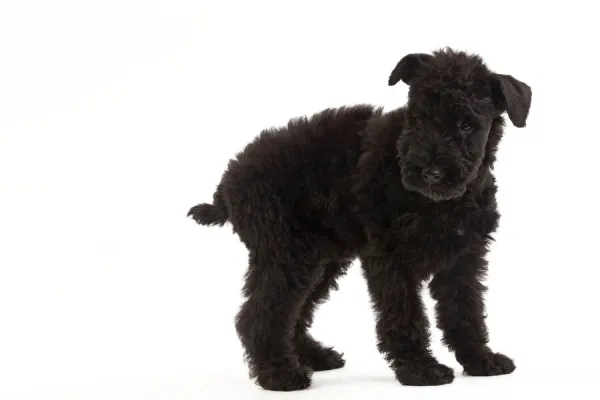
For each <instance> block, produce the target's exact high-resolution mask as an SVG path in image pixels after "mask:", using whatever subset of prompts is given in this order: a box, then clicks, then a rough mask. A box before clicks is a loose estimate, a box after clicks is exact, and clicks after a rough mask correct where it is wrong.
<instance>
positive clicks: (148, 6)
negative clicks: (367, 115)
mask: <svg viewBox="0 0 600 400" xmlns="http://www.w3.org/2000/svg"><path fill="white" fill-rule="evenodd" d="M413 3H415V4H411V3H409V2H403V1H387V2H383V1H372V2H342V1H336V2H333V1H302V2H276V1H271V2H266V1H252V2H246V1H241V0H240V1H223V0H221V1H218V2H217V1H200V2H198V1H191V0H190V1H183V0H172V1H151V0H150V1H149V0H145V1H141V0H140V1H135V0H119V1H116V0H109V1H86V2H81V1H74V0H73V1H67V0H58V1H54V2H46V1H30V0H21V1H3V2H1V3H0V398H3V399H10V400H12V399H42V398H43V399H51V398H52V399H53V398H57V399H58V398H60V399H67V398H68V399H70V398H73V399H86V400H87V399H96V398H106V399H111V400H112V399H121V398H122V399H138V398H139V399H154V398H161V399H162V398H164V399H170V400H176V399H213V398H214V399H217V398H228V396H231V397H233V398H240V399H246V398H260V397H274V396H280V395H281V394H278V393H269V392H265V391H262V390H261V389H260V388H258V387H257V386H255V385H254V384H253V383H252V382H251V381H250V380H249V379H248V377H247V370H246V366H245V365H244V364H243V360H242V349H241V347H240V345H239V342H238V339H237V336H236V334H235V330H234V327H233V318H234V315H235V313H236V312H237V310H238V307H239V306H240V304H241V302H242V298H241V295H240V289H241V285H242V278H243V274H244V272H245V268H246V260H247V255H246V254H247V253H246V249H245V248H244V247H243V245H242V244H241V243H240V242H239V240H238V239H237V237H236V236H234V235H233V234H232V232H231V229H230V227H229V225H227V226H226V227H225V228H222V229H219V228H206V227H200V226H197V225H195V224H194V223H193V222H192V221H191V220H189V219H186V218H185V214H186V212H187V210H188V209H189V207H191V206H192V205H195V204H197V203H199V202H202V201H209V200H210V199H211V198H212V193H213V191H214V188H215V186H216V184H217V183H218V181H219V179H220V176H221V173H222V171H223V170H224V168H225V167H226V165H227V162H228V160H229V159H230V158H231V157H233V156H234V155H235V153H236V152H238V151H239V150H241V149H242V148H243V146H244V145H245V144H246V143H247V142H248V141H250V140H252V138H253V137H254V136H255V135H257V134H258V133H259V132H260V130H261V129H263V128H267V127H270V126H273V125H280V124H283V123H285V122H286V121H287V120H288V119H289V118H292V117H296V116H300V115H309V114H311V113H313V112H316V111H319V110H320V109H323V108H325V107H332V106H340V105H344V104H355V103H363V102H365V103H373V104H379V105H381V106H384V107H385V109H386V110H390V109H392V108H395V107H398V106H400V105H402V104H404V103H405V101H406V93H407V90H406V87H405V86H404V85H402V84H399V85H397V86H395V87H391V88H390V87H388V86H387V77H388V74H389V73H390V72H391V69H392V68H393V67H394V66H395V64H396V62H397V61H398V60H399V59H400V58H401V57H402V56H404V55H405V54H407V53H411V52H429V51H431V50H434V49H436V48H439V47H442V46H447V45H448V46H451V47H453V48H456V49H461V50H467V51H469V52H474V53H479V54H480V55H481V56H482V57H483V58H484V59H485V61H486V62H487V64H488V65H489V66H490V68H492V69H493V70H495V71H497V72H500V73H507V74H512V75H513V76H515V77H516V78H518V79H520V80H522V81H524V82H526V83H528V84H529V85H530V86H531V87H532V89H533V102H532V108H531V113H530V117H529V120H528V123H527V128H525V129H517V128H514V127H512V125H510V124H509V125H507V128H506V134H505V137H504V139H503V142H502V143H501V147H500V151H499V154H498V162H497V163H496V176H497V178H498V184H499V187H500V189H499V193H498V202H499V207H500V211H501V212H502V220H501V224H500V228H499V230H498V232H497V234H496V235H495V238H496V243H495V244H494V245H493V247H492V251H491V254H490V256H489V261H490V273H489V276H488V280H487V285H488V286H489V292H488V294H487V296H486V299H487V311H488V319H487V323H488V326H489V329H490V334H491V344H492V346H493V348H494V349H495V350H497V351H502V352H504V353H505V354H507V355H509V356H511V357H513V358H514V359H515V361H516V364H517V370H516V371H515V373H514V374H512V375H508V376H503V377H496V378H481V379H478V378H466V377H461V376H460V373H461V371H462V370H461V368H460V367H459V366H458V364H457V363H456V362H455V361H454V358H453V355H452V354H450V353H448V352H447V350H446V349H445V348H444V347H442V345H441V344H440V342H439V339H440V333H439V331H438V330H437V329H436V328H435V327H433V328H432V335H433V337H432V348H433V350H434V352H435V354H436V356H438V358H439V359H440V361H442V362H444V363H446V364H447V365H449V366H451V367H453V368H454V369H455V372H456V374H457V379H456V380H455V382H454V383H453V384H452V385H449V386H444V387H438V388H418V389H416V388H407V387H402V386H400V384H399V383H397V382H395V381H394V377H393V373H392V372H391V370H390V369H389V368H388V367H387V365H386V364H385V362H384V361H383V358H382V357H381V355H380V354H379V353H378V352H377V349H376V346H375V331H374V316H373V313H372V311H371V306H370V302H369V298H368V296H367V292H366V285H365V283H364V281H363V279H362V276H361V273H360V266H359V265H358V263H355V264H354V265H353V267H352V268H351V270H350V272H349V273H348V275H347V276H346V277H344V278H343V279H342V280H341V281H340V290H339V291H338V292H334V293H333V294H332V296H331V300H330V301H329V302H328V303H326V304H325V305H323V306H321V308H320V309H319V311H318V312H317V315H316V320H315V324H314V327H313V330H312V332H313V333H314V336H315V337H316V338H317V339H319V340H321V341H323V342H324V343H326V344H331V345H335V348H336V349H338V350H340V351H343V352H344V353H345V358H346V360H347V364H346V367H345V368H343V369H341V370H338V371H332V372H327V373H321V374H315V376H314V378H313V382H314V383H313V387H312V388H311V389H309V390H307V391H304V392H297V393H294V394H290V396H292V397H298V398H300V397H303V396H304V398H307V396H308V397H310V396H312V397H311V398H321V397H322V398H326V397H333V398H336V396H337V397H342V396H344V397H346V398H356V399H359V398H360V399H363V398H366V397H367V396H377V395H384V396H389V397H391V396H398V397H406V396H408V397H411V396H414V397H415V398H417V397H418V398H436V396H439V397H442V396H443V397H447V396H448V395H450V396H467V397H468V396H473V397H476V396H492V397H495V396H497V397H498V398H501V397H505V396H507V395H518V396H526V395H527V396H530V395H531V394H532V393H536V394H539V395H543V394H546V393H557V394H562V395H564V394H574V395H576V393H575V391H578V390H585V391H592V392H596V393H597V392H598V389H597V387H596V385H595V381H596V376H597V375H598V373H600V369H599V367H598V365H597V363H596V360H597V359H598V356H599V355H600V352H599V350H598V344H597V337H598V331H597V328H596V327H597V321H596V318H597V306H598V297H597V284H596V282H597V277H598V267H599V266H600V265H599V263H598V258H597V246H598V245H597V241H598V240H597V239H598V233H597V229H596V227H597V226H598V223H599V222H600V218H599V217H598V214H597V212H596V210H597V206H596V204H597V195H595V192H596V185H597V180H598V179H597V170H598V167H597V165H598V157H597V153H598V151H597V148H598V145H599V144H600V138H599V134H600V132H598V127H597V122H596V121H597V115H596V114H597V104H598V99H597V93H598V90H599V89H600V84H599V81H598V80H597V78H596V75H597V71H598V69H597V54H596V52H595V50H594V49H595V47H596V45H595V39H594V38H595V37H597V36H598V33H600V32H598V31H599V29H598V26H597V23H596V17H595V15H596V14H594V12H593V6H592V5H591V3H587V2H584V1H570V2H553V3H544V4H542V3H539V4H536V3H534V2H525V1H519V2H509V1H506V2H502V3H497V2H496V3H487V2H476V1H473V2H442V1H440V2H435V3H434V2H413ZM426 302H427V305H428V307H429V311H430V316H431V317H432V316H433V314H432V313H431V301H430V300H429V298H428V297H426ZM432 325H434V323H433V320H432ZM542 393H543V394H542Z"/></svg>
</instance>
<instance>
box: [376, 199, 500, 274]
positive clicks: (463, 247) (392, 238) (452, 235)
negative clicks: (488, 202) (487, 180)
mask: <svg viewBox="0 0 600 400" xmlns="http://www.w3.org/2000/svg"><path fill="white" fill-rule="evenodd" d="M390 222H391V223H390V226H389V231H388V232H387V234H385V235H383V238H384V239H382V240H383V241H387V243H381V244H382V245H383V248H385V249H389V250H391V251H392V252H393V253H394V254H395V255H396V256H398V258H399V259H401V260H406V261H408V262H409V263H411V264H423V265H425V264H427V265H442V264H444V263H446V262H449V261H451V260H453V259H455V258H456V257H457V256H458V255H460V254H461V253H463V252H465V251H467V250H468V249H470V248H475V247H478V246H481V245H483V244H485V242H487V241H488V240H489V238H490V235H491V233H492V232H493V231H494V230H495V229H496V225H497V222H498V214H497V213H496V211H495V208H493V207H481V205H480V204H478V203H470V204H459V205H456V204H449V205H444V204H441V205H433V206H430V207H422V208H420V209H417V210H407V211H404V212H399V213H398V214H396V215H395V216H394V217H393V218H392V221H390ZM427 272H431V271H427Z"/></svg>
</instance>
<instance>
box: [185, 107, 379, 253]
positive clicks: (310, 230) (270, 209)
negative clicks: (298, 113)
mask: <svg viewBox="0 0 600 400" xmlns="http://www.w3.org/2000/svg"><path fill="white" fill-rule="evenodd" d="M379 114H381V110H380V109H377V108H375V107H373V106H370V105H357V106H353V107H341V108H331V109H326V110H324V111H321V112H319V113H317V114H314V115H313V116H311V117H308V118H307V117H301V118H295V119H292V120H290V122H289V123H288V124H287V126H285V127H280V128H272V129H267V130H264V131H263V132H261V133H260V135H258V137H256V138H255V139H254V140H253V141H252V142H251V143H249V144H248V145H247V146H246V147H245V148H244V149H243V150H242V151H241V152H240V153H239V154H238V155H237V157H236V158H235V159H233V160H231V161H230V163H229V166H228V168H227V170H226V171H225V173H224V174H223V179H222V181H221V183H220V185H219V187H218V188H217V192H216V193H215V196H214V204H213V205H209V204H200V205H198V206H195V207H193V208H192V209H191V210H190V213H189V215H191V216H192V217H193V218H194V219H195V220H196V221H197V222H198V223H203V224H221V225H222V224H223V223H225V222H226V221H229V222H231V224H232V226H233V228H234V231H235V232H237V233H238V234H239V236H240V238H241V239H242V241H243V242H244V243H245V244H246V245H248V246H249V247H251V248H274V247H281V246H285V247H286V248H290V247H294V246H299V247H304V246H305V245H307V246H308V243H309V242H310V243H311V245H312V246H314V245H315V243H318V245H317V247H320V250H321V251H320V253H321V254H323V251H337V250H335V249H337V248H339V247H340V246H342V247H344V248H349V247H352V244H354V243H353V242H355V241H356V240H357V238H356V236H357V235H358V233H357V232H354V231H358V229H356V227H355V226H353V225H354V222H353V221H352V218H350V213H349V204H348V196H350V187H351V178H352V173H353V171H354V169H355V166H356V163H357V161H358V157H359V155H360V151H361V143H362V140H361V132H362V131H363V130H364V128H365V127H366V124H367V122H368V121H369V119H370V118H372V117H373V116H375V115H379ZM299 240H300V241H306V242H305V243H299ZM324 247H326V248H327V249H325V248H324ZM305 250H306V249H305Z"/></svg>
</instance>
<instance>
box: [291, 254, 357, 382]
mask: <svg viewBox="0 0 600 400" xmlns="http://www.w3.org/2000/svg"><path fill="white" fill-rule="evenodd" d="M349 266H350V262H346V261H344V262H332V263H328V264H326V265H325V270H324V272H323V278H322V279H321V280H320V281H319V282H318V283H317V284H316V286H315V287H314V290H313V291H312V293H311V294H310V296H309V297H308V298H307V299H306V302H305V303H304V305H303V306H302V309H301V311H300V315H299V317H298V320H297V322H296V328H295V332H294V345H295V346H296V352H297V353H298V356H299V358H300V363H302V364H304V365H306V366H308V367H309V368H311V369H313V370H315V371H326V370H331V369H336V368H342V367H343V366H344V365H345V363H346V362H345V361H344V359H343V358H342V354H340V353H338V352H337V351H335V350H333V348H328V347H325V346H323V345H322V344H321V343H319V342H318V341H316V340H315V339H314V338H313V337H312V336H311V335H310V333H308V329H309V328H310V327H311V325H312V322H313V316H314V312H315V311H316V309H317V307H318V306H319V305H320V304H322V303H324V302H325V301H326V300H328V299H329V293H330V291H331V290H337V289H338V286H337V283H336V280H337V279H338V278H339V277H340V276H342V275H344V274H345V273H346V271H347V269H348V267H349Z"/></svg>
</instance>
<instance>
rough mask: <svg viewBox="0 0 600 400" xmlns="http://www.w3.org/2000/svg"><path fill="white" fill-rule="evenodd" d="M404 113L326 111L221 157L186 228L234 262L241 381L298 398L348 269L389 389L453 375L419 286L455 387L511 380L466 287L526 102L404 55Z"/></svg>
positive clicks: (498, 78) (483, 77)
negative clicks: (315, 323) (507, 144)
mask: <svg viewBox="0 0 600 400" xmlns="http://www.w3.org/2000/svg"><path fill="white" fill-rule="evenodd" d="M400 80H402V81H403V82H405V83H406V84H408V85H409V100H408V103H407V105H406V106H404V107H401V108H398V109H396V110H394V111H391V112H389V113H384V112H383V111H382V110H381V109H379V108H374V107H371V106H368V105H357V106H354V107H342V108H337V109H327V110H325V111H322V112H320V113H318V114H316V115H314V116H312V117H311V118H297V119H293V120H291V121H290V122H289V124H288V125H287V126H286V127H282V128H278V129H270V130H265V131H263V132H262V133H261V134H260V135H259V136H258V137H257V138H256V139H255V140H254V141H253V142H252V143H250V144H249V145H247V146H246V148H245V149H244V150H243V151H242V152H241V153H239V154H238V155H237V157H236V159H234V160H231V161H230V163H229V166H228V168H227V171H226V172H225V173H224V175H223V179H222V181H221V183H220V184H219V185H218V187H217V190H216V192H215V194H214V202H213V204H200V205H197V206H195V207H193V208H192V209H191V210H190V211H189V214H188V215H189V216H192V217H193V218H194V220H196V221H197V222H198V223H201V224H205V225H221V226H222V225H223V224H224V223H225V222H227V221H229V222H230V223H231V224H232V226H233V230H234V232H236V233H237V234H238V235H239V237H240V239H241V240H242V241H243V243H244V244H245V245H246V247H247V248H248V250H249V269H248V272H247V275H246V282H245V286H244V295H245V296H246V297H247V301H246V302H245V303H244V305H243V306H242V308H241V310H240V312H239V314H238V315H237V318H236V324H235V326H236V329H237V332H238V334H239V337H240V340H241V342H242V344H243V346H244V348H245V350H246V359H247V361H248V364H249V367H250V376H251V377H252V378H256V380H257V382H258V384H259V385H260V386H262V387H263V388H266V389H271V390H296V389H303V388H306V387H308V386H309V385H310V376H311V373H312V371H321V370H327V369H334V368H340V367H342V366H343V365H344V360H343V359H342V357H341V355H340V354H339V353H338V352H336V351H334V350H333V349H332V348H328V347H324V346H323V345H322V344H321V343H319V342H318V341H316V340H315V339H313V338H312V336H311V335H310V334H309V333H308V328H309V327H310V325H311V323H312V318H313V313H314V311H315V308H316V307H317V305H318V304H319V303H321V302H323V301H324V300H326V299H327V298H328V295H329V291H330V290H332V289H336V288H337V285H336V279H337V278H338V277H340V276H341V275H342V274H344V273H345V271H346V269H347V268H348V266H349V264H350V262H351V261H352V260H353V259H355V258H358V259H359V260H360V262H361V265H362V268H363V272H364V276H365V278H366V280H367V282H368V289H369V293H370V296H371V298H372V301H373V307H374V309H375V312H376V316H377V324H376V326H377V329H376V330H377V336H378V347H379V350H380V351H381V352H382V353H383V354H384V355H385V358H386V360H387V361H388V362H389V363H390V365H391V368H392V369H393V371H394V373H395V374H396V377H397V379H398V380H399V381H400V382H401V383H403V384H405V385H440V384H446V383H450V382H452V380H453V378H454V373H453V371H452V369H450V368H449V367H447V366H445V365H442V364H440V363H439V362H438V361H437V360H436V359H435V357H434V356H433V355H432V353H431V351H430V349H429V323H428V321H427V318H426V315H425V313H424V306H423V303H422V301H421V298H420V295H419V291H420V289H421V286H422V285H423V282H424V281H425V280H427V279H428V278H430V277H431V278H432V279H431V282H430V284H429V289H430V291H431V294H432V297H433V298H434V299H435V300H436V317H437V326H438V327H439V328H440V329H441V330H442V331H443V340H444V342H445V343H446V344H447V345H448V346H449V348H450V349H451V350H453V351H454V352H455V355H456V359H457V360H458V362H459V363H460V364H461V365H462V366H463V367H464V371H465V373H467V374H470V375H497V374H506V373H510V372H512V371H513V370H514V369H515V365H514V364H513V361H512V360H511V359H509V358H508V357H506V356H504V355H502V354H499V353H494V352H493V351H492V350H491V349H490V348H489V347H488V346H487V343H488V333H487V329H486V325H485V322H484V302H483V293H484V291H485V289H486V288H485V286H484V285H483V284H482V282H481V280H482V278H483V277H484V275H485V272H486V268H487V263H486V261H485V255H486V251H487V247H488V244H489V242H490V240H491V235H492V233H493V232H494V231H495V229H496V227H497V224H498V218H499V214H498V211H497V210H496V201H495V194H496V185H495V180H494V176H493V175H492V171H491V169H492V165H493V163H494V160H495V154H496V149H497V146H498V143H499V141H500V138H501V136H502V132H503V127H504V119H503V116H502V114H503V113H504V112H506V113H507V115H508V117H509V118H510V121H511V122H512V123H513V124H514V125H515V126H517V127H524V126H525V122H526V119H527V116H528V114H529V107H530V103H531V89H530V87H529V86H528V85H526V84H525V83H523V82H520V81H518V80H517V79H515V78H513V77H512V76H510V75H502V74H497V73H493V72H491V71H490V70H489V69H488V68H487V67H486V66H485V64H484V62H483V61H482V59H481V58H480V57H479V56H476V55H472V54H467V53H465V52H459V51H454V50H451V49H442V50H439V51H435V52H433V53H432V54H409V55H407V56H405V57H404V58H402V60H400V62H399V63H398V65H397V66H396V67H395V69H394V70H393V71H392V73H391V76H390V78H389V84H390V85H394V84H396V83H397V82H399V81H400Z"/></svg>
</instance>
